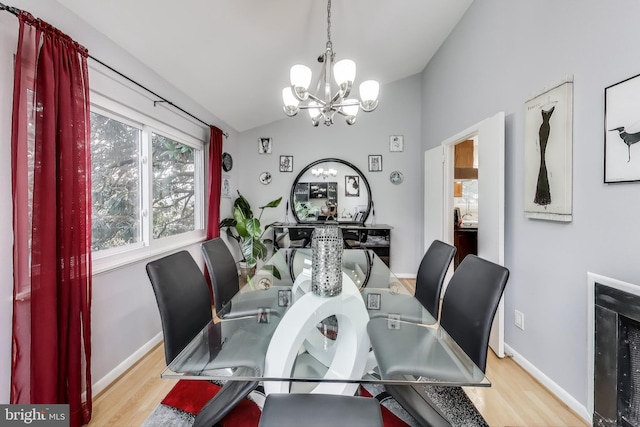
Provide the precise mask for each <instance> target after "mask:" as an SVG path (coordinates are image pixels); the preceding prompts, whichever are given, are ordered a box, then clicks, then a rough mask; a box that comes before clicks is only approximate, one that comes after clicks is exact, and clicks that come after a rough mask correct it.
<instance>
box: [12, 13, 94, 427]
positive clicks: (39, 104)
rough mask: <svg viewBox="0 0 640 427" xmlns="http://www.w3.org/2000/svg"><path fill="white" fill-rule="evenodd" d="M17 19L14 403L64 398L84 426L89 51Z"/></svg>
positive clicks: (26, 17)
mask: <svg viewBox="0 0 640 427" xmlns="http://www.w3.org/2000/svg"><path fill="white" fill-rule="evenodd" d="M18 18H19V23H20V30H19V31H20V33H19V39H18V49H17V53H16V64H15V77H14V94H13V119H12V136H11V150H12V154H11V162H12V164H11V167H12V192H13V222H14V300H13V347H12V366H11V369H12V372H11V373H12V377H11V403H18V404H22V403H34V404H40V403H42V404H47V403H48V404H55V403H68V404H69V406H70V425H71V426H80V425H83V424H86V423H88V422H89V419H90V418H91V363H90V361H91V311H90V308H91V216H90V215H91V182H90V178H91V168H90V160H91V151H90V138H89V135H90V123H89V89H88V80H87V78H88V72H87V55H88V53H87V50H86V49H85V48H84V47H82V46H80V45H79V44H77V43H76V42H74V41H73V40H71V39H70V38H69V37H68V36H66V35H64V34H62V33H61V32H60V31H59V30H57V29H56V28H54V27H52V26H50V25H49V24H47V23H46V22H43V21H41V20H39V19H34V18H33V16H31V15H30V14H28V13H26V12H21V13H20V14H19V17H18ZM83 393H86V394H85V395H84V398H83Z"/></svg>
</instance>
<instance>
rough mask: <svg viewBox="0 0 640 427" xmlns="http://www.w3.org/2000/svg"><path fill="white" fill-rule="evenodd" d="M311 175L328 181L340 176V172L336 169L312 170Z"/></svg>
mask: <svg viewBox="0 0 640 427" xmlns="http://www.w3.org/2000/svg"><path fill="white" fill-rule="evenodd" d="M311 174H312V175H313V176H315V177H318V178H319V177H322V179H327V178H329V177H333V176H336V175H338V171H337V170H335V169H323V168H318V169H311Z"/></svg>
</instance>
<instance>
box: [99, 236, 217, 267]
mask: <svg viewBox="0 0 640 427" xmlns="http://www.w3.org/2000/svg"><path fill="white" fill-rule="evenodd" d="M196 233H197V234H196ZM185 234H187V233H183V234H178V235H176V236H171V237H176V239H172V240H173V242H171V243H170V244H162V245H158V244H156V245H152V246H146V247H144V248H142V249H135V250H132V251H128V252H124V253H122V254H119V255H117V256H116V255H112V256H108V257H103V258H94V259H93V260H92V267H93V269H92V273H93V275H94V276H95V275H98V274H102V273H106V272H108V271H111V270H115V269H118V268H121V267H125V266H127V265H129V264H133V263H135V262H139V261H142V260H145V259H149V258H153V257H156V256H158V255H162V254H165V253H169V252H173V251H175V250H177V249H181V248H186V247H187V246H190V245H194V244H196V243H200V242H204V241H205V240H206V233H205V231H204V230H196V231H192V232H189V233H188V234H189V235H190V236H185ZM171 237H166V239H170V238H171Z"/></svg>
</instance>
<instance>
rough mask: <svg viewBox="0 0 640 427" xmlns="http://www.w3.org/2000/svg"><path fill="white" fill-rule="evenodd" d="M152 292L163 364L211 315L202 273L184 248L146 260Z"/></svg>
mask: <svg viewBox="0 0 640 427" xmlns="http://www.w3.org/2000/svg"><path fill="white" fill-rule="evenodd" d="M147 275H148V276H149V280H150V281H151V286H152V287H153V292H154V293H155V295H156V302H157V304H158V310H159V311H160V320H161V323H162V332H163V333H164V356H165V361H166V363H167V365H168V364H169V363H170V362H171V361H172V360H173V359H174V358H175V357H176V356H177V355H178V353H180V352H181V351H182V349H183V348H184V347H186V345H187V344H188V343H189V342H190V341H191V340H192V339H193V338H194V337H195V336H196V335H197V334H198V332H200V331H201V330H202V328H204V327H205V326H206V325H207V324H208V323H209V322H210V321H211V320H212V318H213V316H212V314H211V297H210V296H209V287H208V286H207V282H206V281H205V279H204V275H203V274H202V271H201V270H200V267H198V264H196V262H195V261H194V260H193V257H191V254H190V253H189V252H187V251H180V252H178V253H175V254H172V255H168V256H165V257H163V258H160V259H158V260H155V261H152V262H150V263H148V264H147Z"/></svg>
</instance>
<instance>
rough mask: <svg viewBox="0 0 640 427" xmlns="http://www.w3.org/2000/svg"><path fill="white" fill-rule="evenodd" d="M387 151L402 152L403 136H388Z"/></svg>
mask: <svg viewBox="0 0 640 427" xmlns="http://www.w3.org/2000/svg"><path fill="white" fill-rule="evenodd" d="M389 151H404V136H403V135H391V136H389Z"/></svg>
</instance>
